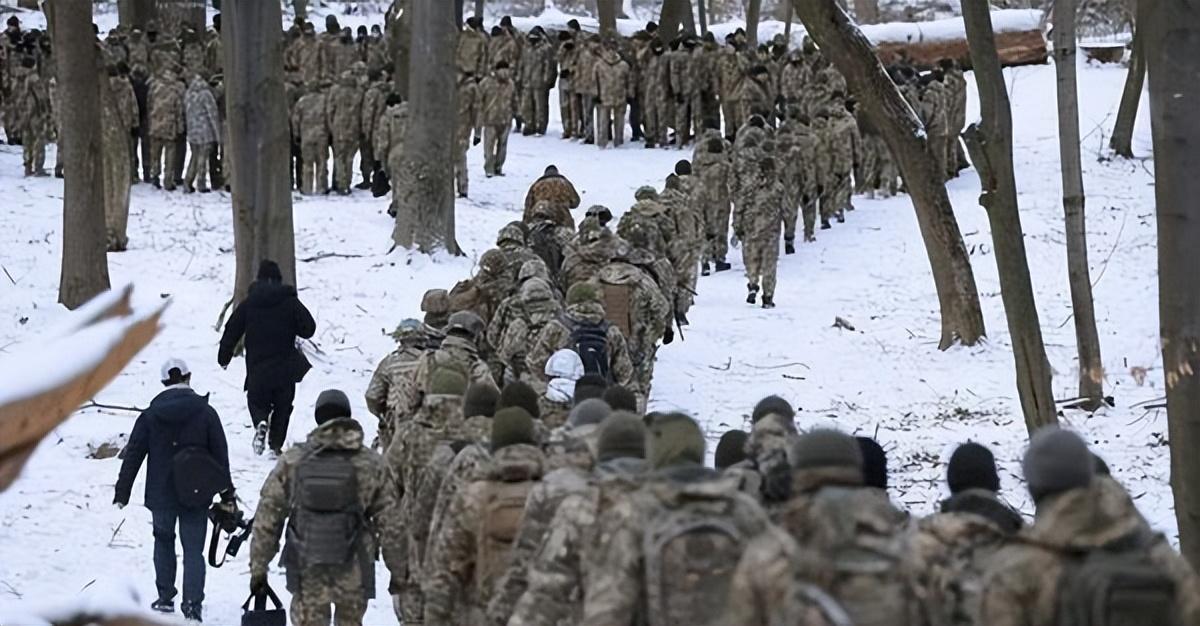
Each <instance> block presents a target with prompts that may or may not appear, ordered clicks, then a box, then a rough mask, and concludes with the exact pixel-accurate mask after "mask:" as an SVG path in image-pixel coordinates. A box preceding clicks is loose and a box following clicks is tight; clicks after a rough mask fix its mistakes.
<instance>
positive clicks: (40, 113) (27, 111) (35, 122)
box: [14, 72, 51, 135]
mask: <svg viewBox="0 0 1200 626" xmlns="http://www.w3.org/2000/svg"><path fill="white" fill-rule="evenodd" d="M17 93H18V94H19V97H17V98H14V99H15V100H16V105H17V106H16V110H17V126H18V128H20V129H21V130H22V131H23V132H25V133H28V134H30V135H44V134H46V133H48V132H49V130H50V124H51V108H50V94H49V93H48V91H47V89H46V83H45V81H43V80H42V78H41V77H40V76H38V73H37V72H26V73H25V75H24V76H22V77H21V78H20V79H19V83H18V87H17Z"/></svg>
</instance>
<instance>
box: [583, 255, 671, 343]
mask: <svg viewBox="0 0 1200 626" xmlns="http://www.w3.org/2000/svg"><path fill="white" fill-rule="evenodd" d="M596 280H597V281H599V282H600V284H602V285H626V286H628V287H631V288H632V290H633V294H632V300H631V302H630V303H629V304H630V307H629V309H630V310H629V313H630V316H631V317H632V320H631V321H632V333H631V335H630V336H629V337H628V338H627V340H628V343H629V349H630V351H631V354H630V359H631V360H632V361H633V364H634V365H635V366H637V365H640V364H642V363H643V362H644V361H645V360H646V359H647V358H649V357H652V356H653V355H654V349H655V345H657V344H658V340H659V339H662V336H663V333H664V332H666V329H667V324H669V323H671V314H672V312H673V311H674V306H673V305H674V303H673V302H671V301H668V300H667V298H666V296H665V295H664V294H663V291H662V289H661V288H660V287H659V285H658V283H656V282H655V281H654V278H653V277H651V276H650V275H649V274H648V273H647V272H646V271H645V270H643V269H642V268H640V267H638V266H636V265H631V264H629V263H625V262H623V261H614V262H612V263H609V264H608V265H606V266H604V267H603V268H601V269H600V271H599V272H598V273H597V274H596ZM614 322H619V320H614Z"/></svg>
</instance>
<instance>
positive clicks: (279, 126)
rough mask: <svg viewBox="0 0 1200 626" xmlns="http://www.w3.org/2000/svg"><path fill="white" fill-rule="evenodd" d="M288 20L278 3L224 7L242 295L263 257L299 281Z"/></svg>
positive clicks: (237, 297) (230, 156)
mask: <svg viewBox="0 0 1200 626" xmlns="http://www.w3.org/2000/svg"><path fill="white" fill-rule="evenodd" d="M282 21H283V15H282V12H281V9H280V3H278V2H227V3H226V4H225V6H224V13H223V14H222V24H221V26H222V27H221V45H222V47H223V49H224V58H225V68H224V71H225V110H226V111H227V113H228V122H227V123H228V124H229V146H228V147H227V149H226V155H227V157H228V159H229V167H228V169H227V171H228V172H230V183H231V189H232V191H233V240H234V248H235V254H236V255H237V269H236V279H235V282H234V285H235V286H234V301H235V302H240V301H241V299H242V298H244V297H245V295H246V291H247V289H249V287H250V283H251V282H252V281H253V280H254V277H255V272H256V271H257V268H258V264H259V262H260V261H262V260H263V259H271V260H273V261H275V262H276V263H278V264H279V268H280V269H281V270H282V271H283V276H284V280H286V281H288V282H289V283H290V284H292V285H295V284H296V251H295V234H294V232H293V227H292V193H291V178H290V172H289V164H290V162H291V161H290V159H289V150H290V142H289V136H288V132H289V131H288V121H287V120H288V114H287V100H286V96H285V94H284V90H283V52H282V50H283V48H282V46H283V42H282V40H281V37H282V36H281V33H280V29H279V25H280V24H281V23H282Z"/></svg>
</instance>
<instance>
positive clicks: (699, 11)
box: [696, 0, 708, 35]
mask: <svg viewBox="0 0 1200 626" xmlns="http://www.w3.org/2000/svg"><path fill="white" fill-rule="evenodd" d="M707 4H708V0H696V16H697V18H698V19H699V20H700V34H701V35H703V34H705V33H707V32H708V10H707V7H706V5H707Z"/></svg>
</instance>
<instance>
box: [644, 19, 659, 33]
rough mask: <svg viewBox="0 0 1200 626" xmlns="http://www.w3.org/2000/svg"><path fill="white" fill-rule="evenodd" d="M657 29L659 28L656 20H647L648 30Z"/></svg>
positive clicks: (649, 31)
mask: <svg viewBox="0 0 1200 626" xmlns="http://www.w3.org/2000/svg"><path fill="white" fill-rule="evenodd" d="M657 30H658V24H657V23H656V22H652V21H651V22H646V32H648V33H653V32H655V31H657Z"/></svg>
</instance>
